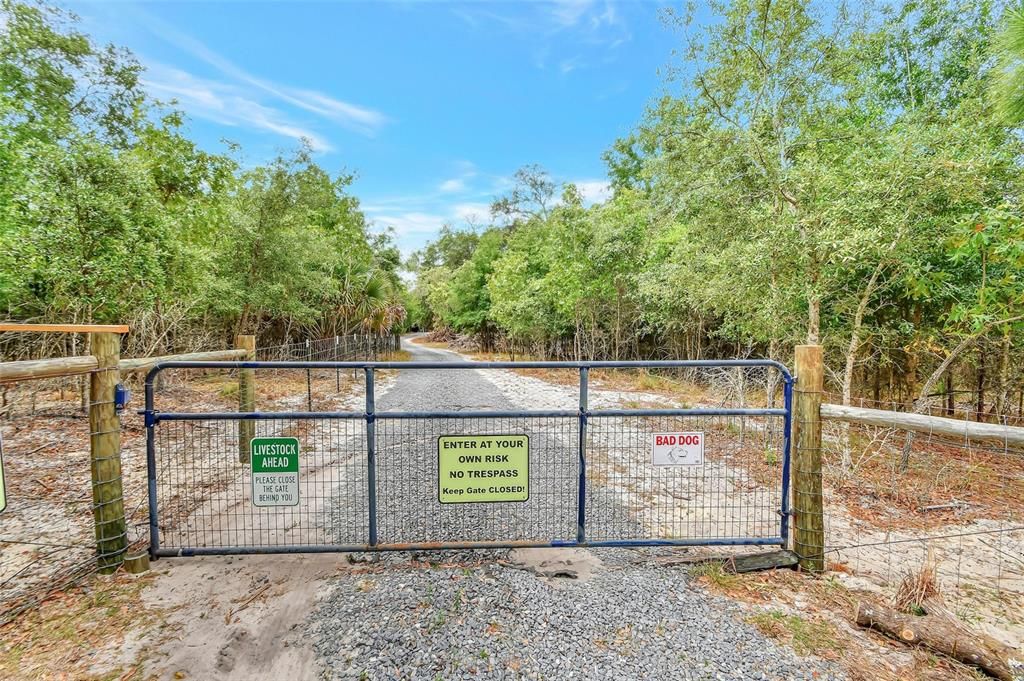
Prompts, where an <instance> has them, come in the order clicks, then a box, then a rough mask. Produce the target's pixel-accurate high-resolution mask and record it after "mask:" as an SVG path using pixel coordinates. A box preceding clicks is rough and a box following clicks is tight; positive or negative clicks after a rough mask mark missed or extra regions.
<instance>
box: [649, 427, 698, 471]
mask: <svg viewBox="0 0 1024 681" xmlns="http://www.w3.org/2000/svg"><path fill="white" fill-rule="evenodd" d="M651 462H652V463H653V464H654V465H655V466H699V465H701V464H703V463H704V433H653V434H652V435H651Z"/></svg>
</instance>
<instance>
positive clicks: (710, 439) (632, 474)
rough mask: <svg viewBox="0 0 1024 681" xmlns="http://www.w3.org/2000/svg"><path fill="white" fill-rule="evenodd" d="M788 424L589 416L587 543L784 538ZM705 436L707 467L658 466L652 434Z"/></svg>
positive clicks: (779, 420)
mask: <svg viewBox="0 0 1024 681" xmlns="http://www.w3.org/2000/svg"><path fill="white" fill-rule="evenodd" d="M783 430H784V417H781V416H756V417H755V416H624V417H611V416H599V415H594V416H592V417H591V418H590V419H589V421H588V425H587V506H586V508H587V519H586V520H587V539H588V540H590V541H608V540H642V539H674V540H693V541H694V542H699V541H712V542H713V541H714V540H728V539H735V538H745V539H763V540H770V539H776V538H780V523H781V517H780V515H779V511H780V509H781V508H782V473H781V471H782V461H783V444H784V442H783ZM691 431H696V432H702V433H704V461H703V463H701V464H698V465H679V466H655V465H653V463H652V452H651V441H652V437H653V434H654V433H673V432H691Z"/></svg>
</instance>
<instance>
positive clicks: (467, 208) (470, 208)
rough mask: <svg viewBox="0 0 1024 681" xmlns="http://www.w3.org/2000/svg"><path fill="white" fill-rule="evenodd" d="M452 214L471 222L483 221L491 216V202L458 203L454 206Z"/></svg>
mask: <svg viewBox="0 0 1024 681" xmlns="http://www.w3.org/2000/svg"><path fill="white" fill-rule="evenodd" d="M452 216H454V217H456V218H458V219H459V220H462V221H463V222H468V223H471V224H476V223H483V222H486V221H487V220H489V219H490V217H491V204H489V203H457V204H455V205H454V206H453V207H452Z"/></svg>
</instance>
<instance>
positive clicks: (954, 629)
mask: <svg viewBox="0 0 1024 681" xmlns="http://www.w3.org/2000/svg"><path fill="white" fill-rule="evenodd" d="M925 607H926V609H927V610H928V612H929V614H927V615H922V616H917V615H908V614H906V613H902V612H897V611H896V610H893V609H891V608H887V607H885V606H880V605H872V604H867V603H858V604H857V615H856V621H857V624H858V625H860V626H862V627H869V628H871V629H876V630H877V631H880V632H882V633H883V634H885V635H887V636H889V637H891V638H894V639H896V640H897V641H901V642H903V643H906V644H907V645H922V646H924V647H925V648H928V649H929V650H932V651H934V652H937V653H941V654H943V655H946V656H948V657H951V658H953V659H954V660H957V661H958V662H962V663H964V664H968V665H971V666H974V667H978V668H980V669H982V670H983V671H984V672H985V673H987V674H988V675H989V676H993V677H995V678H997V679H1001V680H1003V681H1021V680H1022V679H1024V655H1021V653H1020V652H1019V651H1016V650H1014V649H1013V648H1011V647H1009V646H1007V645H1004V644H1002V643H1000V642H999V641H996V640H994V639H992V638H990V637H988V636H985V635H984V634H981V633H978V632H974V631H972V630H971V629H969V628H968V627H967V626H966V625H964V624H963V623H961V622H960V621H959V620H957V619H956V618H955V617H954V616H952V615H951V614H949V613H948V611H946V610H945V608H941V607H940V608H935V606H933V605H931V604H925ZM933 610H936V611H937V612H936V613H935V614H931V613H932V611H933Z"/></svg>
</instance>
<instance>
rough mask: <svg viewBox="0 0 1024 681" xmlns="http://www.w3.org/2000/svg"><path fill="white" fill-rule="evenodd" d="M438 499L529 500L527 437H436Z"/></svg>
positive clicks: (462, 501) (457, 501)
mask: <svg viewBox="0 0 1024 681" xmlns="http://www.w3.org/2000/svg"><path fill="white" fill-rule="evenodd" d="M437 478H438V480H437V499H438V501H440V502H441V503H442V504H471V503H496V502H515V501H526V500H527V499H529V498H530V438H529V437H527V436H526V435H442V436H441V437H439V438H437Z"/></svg>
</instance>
